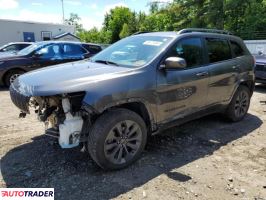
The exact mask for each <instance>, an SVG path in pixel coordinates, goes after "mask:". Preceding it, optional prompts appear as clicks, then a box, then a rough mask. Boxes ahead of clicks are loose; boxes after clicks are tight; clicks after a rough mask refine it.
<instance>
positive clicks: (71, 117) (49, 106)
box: [29, 93, 84, 148]
mask: <svg viewBox="0 0 266 200" xmlns="http://www.w3.org/2000/svg"><path fill="white" fill-rule="evenodd" d="M83 97H84V94H83V93H72V94H64V95H57V96H51V97H31V98H30V100H29V107H33V108H34V109H35V113H36V114H37V115H38V119H39V120H40V121H42V122H44V123H45V134H46V135H48V136H52V137H56V138H58V141H59V144H60V146H61V147H62V148H72V147H76V146H78V145H79V144H80V141H81V132H82V129H83V123H84V111H81V101H82V99H83Z"/></svg>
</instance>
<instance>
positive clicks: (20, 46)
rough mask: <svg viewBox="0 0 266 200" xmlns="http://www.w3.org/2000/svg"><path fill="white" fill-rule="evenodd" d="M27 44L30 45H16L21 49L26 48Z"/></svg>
mask: <svg viewBox="0 0 266 200" xmlns="http://www.w3.org/2000/svg"><path fill="white" fill-rule="evenodd" d="M28 46H30V45H29V44H19V45H18V50H22V49H24V48H26V47H28Z"/></svg>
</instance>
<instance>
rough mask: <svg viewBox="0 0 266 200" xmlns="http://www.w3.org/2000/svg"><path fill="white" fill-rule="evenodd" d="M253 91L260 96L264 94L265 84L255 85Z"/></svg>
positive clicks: (265, 90)
mask: <svg viewBox="0 0 266 200" xmlns="http://www.w3.org/2000/svg"><path fill="white" fill-rule="evenodd" d="M255 91H256V92H258V93H261V94H266V84H257V85H256V87H255ZM265 101H266V99H265Z"/></svg>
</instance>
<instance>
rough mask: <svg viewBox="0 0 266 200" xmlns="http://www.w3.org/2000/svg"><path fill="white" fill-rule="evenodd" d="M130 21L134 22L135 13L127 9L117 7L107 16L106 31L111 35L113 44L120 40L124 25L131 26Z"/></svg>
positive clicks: (105, 21)
mask: <svg viewBox="0 0 266 200" xmlns="http://www.w3.org/2000/svg"><path fill="white" fill-rule="evenodd" d="M130 20H133V13H132V12H131V11H130V9H129V8H126V7H116V8H114V9H112V10H111V11H110V13H107V14H106V15H105V19H104V30H105V31H109V32H110V33H111V41H110V42H111V43H113V42H116V41H118V40H119V39H120V37H119V34H120V32H121V31H122V29H123V26H124V24H129V22H130Z"/></svg>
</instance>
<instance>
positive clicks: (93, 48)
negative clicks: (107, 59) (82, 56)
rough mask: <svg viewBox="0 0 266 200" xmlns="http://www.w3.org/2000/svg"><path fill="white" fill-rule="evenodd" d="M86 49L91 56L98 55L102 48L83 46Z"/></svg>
mask: <svg viewBox="0 0 266 200" xmlns="http://www.w3.org/2000/svg"><path fill="white" fill-rule="evenodd" d="M83 47H84V48H85V49H87V50H88V51H89V52H90V53H91V54H96V53H98V52H100V51H101V47H99V46H95V45H87V44H85V45H83Z"/></svg>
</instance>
